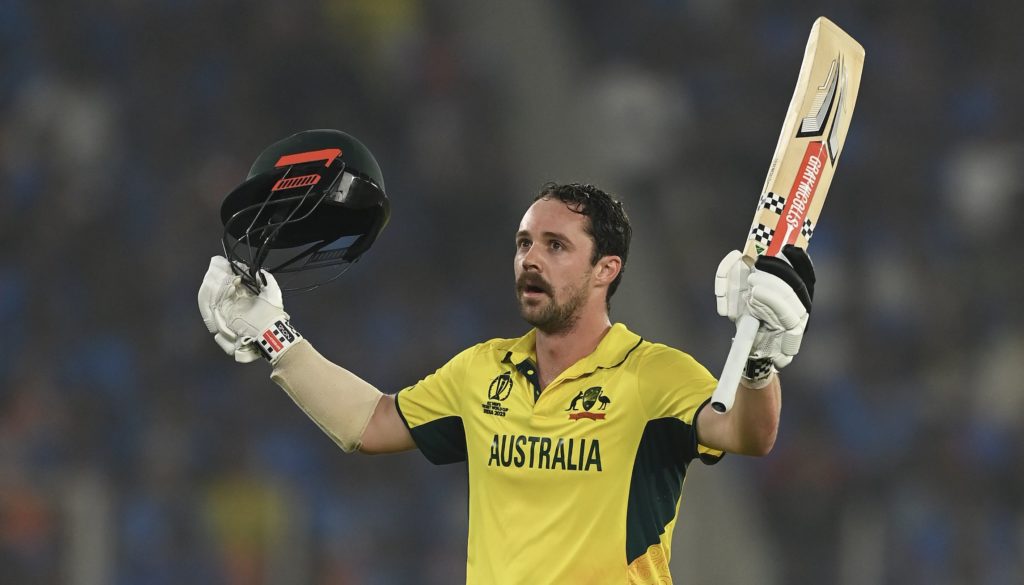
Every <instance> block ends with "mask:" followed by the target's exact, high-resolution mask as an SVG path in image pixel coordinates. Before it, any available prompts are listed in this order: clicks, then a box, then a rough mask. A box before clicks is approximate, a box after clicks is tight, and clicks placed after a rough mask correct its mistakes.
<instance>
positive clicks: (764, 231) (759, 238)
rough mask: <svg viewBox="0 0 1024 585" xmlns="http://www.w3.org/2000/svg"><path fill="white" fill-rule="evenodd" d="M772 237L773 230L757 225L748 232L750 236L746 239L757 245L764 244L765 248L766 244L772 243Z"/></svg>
mask: <svg viewBox="0 0 1024 585" xmlns="http://www.w3.org/2000/svg"><path fill="white" fill-rule="evenodd" d="M774 236H775V230H774V229H772V228H770V227H768V226H766V225H764V224H761V223H759V224H757V225H755V226H754V227H753V228H752V229H751V230H750V235H749V236H748V237H747V239H748V240H749V239H751V238H752V239H753V240H754V241H755V242H757V243H758V244H764V245H765V246H767V245H768V244H770V243H772V237H774Z"/></svg>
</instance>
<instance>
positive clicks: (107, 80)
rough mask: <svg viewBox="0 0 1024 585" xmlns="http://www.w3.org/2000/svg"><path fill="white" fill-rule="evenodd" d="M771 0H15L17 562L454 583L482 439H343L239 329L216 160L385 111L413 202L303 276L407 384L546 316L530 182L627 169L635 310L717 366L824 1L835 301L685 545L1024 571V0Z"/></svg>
mask: <svg viewBox="0 0 1024 585" xmlns="http://www.w3.org/2000/svg"><path fill="white" fill-rule="evenodd" d="M770 4H777V3H753V2H739V1H735V0H692V1H671V0H637V1H634V2H628V3H624V2H612V1H610V0H597V1H594V0H591V1H584V0H574V1H569V2H558V3H554V2H544V1H541V0H522V1H519V2H506V3H501V2H473V1H470V0H461V1H457V0H437V1H435V2H417V1H415V0H345V1H342V0H296V1H293V2H287V3H284V2H280V3H279V2H270V1H266V0H263V1H249V2H243V1H241V0H211V1H206V2H200V1H197V0H153V1H148V2H134V1H130V0H95V1H93V2H89V3H81V2H71V1H68V0H47V1H44V2H30V1H28V0H0V189H2V195H0V225H2V227H3V229H2V230H0V243H2V250H3V251H2V253H0V258H2V260H0V320H2V327H3V331H4V344H3V348H2V351H0V380H2V382H3V383H2V384H0V582H3V583H11V584H26V585H31V584H48V583H69V584H75V585H93V584H101V583H115V584H125V585H127V584H133V585H150V584H152V585H158V584H165V583H166V584H172V583H174V584H177V583H193V584H205V583H230V584H237V585H243V584H268V585H270V584H293V583H294V584H306V583H317V584H339V583H358V584H372V585H378V584H392V583H396V584H406V583H410V584H413V583H415V584H420V583H424V584H450V583H457V582H460V581H461V580H462V579H463V576H464V562H465V557H464V555H465V523H466V518H465V491H466V489H467V485H466V477H465V471H464V468H461V467H459V466H451V467H443V468H435V467H432V466H430V465H428V464H427V463H426V462H425V461H423V460H422V458H421V456H420V455H419V454H417V453H410V454H404V455H398V456H385V457H378V458H371V457H361V456H347V457H346V456H343V455H342V454H341V452H340V451H338V450H337V449H336V448H335V447H334V446H333V444H332V443H331V442H330V441H329V440H328V439H327V438H326V437H324V436H323V435H321V434H320V432H319V431H318V430H317V428H316V427H315V425H313V424H312V423H310V422H309V421H308V420H306V419H305V417H304V416H303V415H302V414H301V412H300V411H299V410H298V409H297V408H295V407H294V406H293V405H292V404H291V403H290V402H289V400H288V399H287V397H286V396H285V395H284V394H283V393H282V392H280V391H279V390H278V389H277V388H276V387H274V386H273V385H272V384H271V383H270V382H269V380H268V379H267V368H266V367H265V366H262V365H259V364H256V365H252V366H249V367H243V366H236V365H234V364H232V363H231V362H230V360H229V359H227V358H225V356H224V355H223V354H221V353H220V351H219V350H218V349H217V347H216V346H215V345H214V344H213V342H212V340H211V339H210V338H209V335H208V334H207V333H206V331H205V328H204V327H203V325H202V322H201V321H200V319H199V315H198V311H197V310H196V305H195V293H196V290H197V288H198V286H199V282H200V279H201V277H202V274H203V272H204V270H205V269H206V265H207V261H208V258H209V256H210V255H212V254H214V253H216V252H217V251H218V238H219V234H220V226H219V223H218V220H217V217H218V213H217V212H218V205H219V202H220V199H221V197H222V196H223V194H224V193H226V192H227V191H228V190H229V189H230V188H231V187H233V186H234V185H235V184H236V183H237V182H239V181H240V180H241V178H242V177H243V176H244V175H245V173H246V171H247V169H248V166H249V164H250V163H251V161H252V160H253V159H254V158H255V156H256V155H257V154H258V152H259V151H260V150H261V149H262V148H263V147H264V146H265V145H267V144H269V143H270V142H272V141H274V140H276V139H278V138H281V137H282V136H285V135H287V134H289V133H291V132H294V131H297V130H301V129H306V128H315V127H337V128H341V129H344V130H347V131H349V132H351V133H353V134H355V135H356V136H358V137H359V138H360V139H362V140H363V141H364V142H365V143H366V144H368V145H369V146H370V148H371V149H372V150H373V152H374V153H375V154H376V156H377V158H378V159H379V161H380V163H381V166H382V167H383V169H384V174H385V178H386V182H387V190H388V193H389V194H390V196H391V198H392V201H393V209H394V214H393V218H392V221H391V225H390V226H389V227H388V228H387V230H386V231H385V232H384V233H383V235H382V237H381V239H380V241H379V243H378V245H377V246H376V247H375V248H374V249H373V250H372V251H371V252H370V253H369V254H368V255H367V256H366V257H365V258H364V259H363V261H362V262H361V263H359V264H358V265H356V266H355V267H354V268H353V269H352V270H351V271H350V272H349V274H347V275H346V276H345V277H344V278H343V279H342V280H341V281H339V282H337V283H335V284H333V285H331V286H330V287H328V288H324V289H321V290H320V291H317V292H315V293H312V294H308V295H303V296H300V297H292V298H290V299H288V303H287V308H288V309H289V311H290V312H291V314H292V316H293V319H294V322H295V323H296V324H297V325H298V326H299V327H300V328H301V330H302V331H303V332H304V333H305V334H306V335H307V337H308V338H310V339H311V340H313V342H314V343H315V344H316V345H317V346H318V348H319V349H320V350H321V351H322V352H324V353H325V354H326V355H328V356H329V357H331V358H334V359H336V360H337V361H339V362H340V363H342V364H345V365H347V366H348V367H350V368H351V369H353V370H354V371H356V372H357V373H359V374H361V375H363V376H364V377H365V378H366V379H368V380H370V381H371V382H373V383H374V384H376V385H377V386H379V387H380V388H383V389H387V390H389V391H396V390H397V389H399V388H401V387H403V386H405V385H407V384H410V383H412V382H414V381H415V380H417V379H419V378H420V377H421V376H423V375H425V374H426V373H428V372H430V371H433V369H434V368H436V367H438V366H439V365H441V364H442V363H443V362H444V361H445V360H446V359H447V358H448V357H450V356H451V355H454V354H455V353H456V352H457V351H458V350H460V349H461V348H463V347H464V346H467V345H469V344H472V343H475V342H477V341H480V340H483V339H486V338H489V337H493V336H514V335H518V334H520V333H521V332H522V331H523V330H524V325H523V324H522V323H521V322H520V321H519V319H518V317H517V314H516V311H515V309H514V303H513V296H512V292H511V290H512V279H511V268H512V267H511V262H510V260H511V256H512V253H513V246H512V234H513V231H514V229H515V227H516V225H517V222H518V219H519V217H520V214H521V213H522V211H523V210H524V209H525V206H526V205H527V203H528V202H529V200H530V198H531V197H532V195H533V193H534V192H535V191H536V190H537V188H538V187H539V186H540V185H541V184H542V183H543V182H545V181H548V180H558V181H573V180H585V181H591V182H594V183H597V184H599V185H601V186H604V187H606V188H607V189H609V190H611V191H614V192H615V193H617V194H618V195H620V196H621V197H622V198H623V199H624V200H625V201H626V204H627V209H628V210H629V212H630V214H631V216H632V218H633V222H634V225H635V229H636V239H635V244H634V248H633V251H632V256H631V258H630V262H629V266H628V270H627V273H626V276H625V281H624V283H623V286H622V288H621V290H620V292H619V293H618V295H617V296H616V298H615V299H614V301H615V302H614V306H613V317H614V318H615V319H618V320H622V321H625V322H627V323H629V324H630V326H631V327H632V328H633V329H634V330H636V331H638V332H640V333H641V334H643V335H644V336H646V337H647V338H649V339H653V340H658V341H663V342H666V343H669V344H672V345H676V346H678V347H681V348H684V349H685V350H687V351H689V352H690V353H692V354H694V355H695V356H696V357H698V358H699V359H700V360H701V361H703V362H704V363H705V364H707V365H708V367H709V368H711V369H712V370H717V369H718V368H719V367H720V364H721V362H722V360H723V358H724V355H725V352H726V349H727V346H728V342H729V337H730V333H731V331H730V327H729V325H728V324H727V323H725V322H723V320H722V319H720V318H719V317H717V316H716V315H715V311H714V302H713V298H712V293H711V291H712V275H713V272H714V268H715V266H716V264H717V262H718V260H719V258H720V257H721V256H722V255H723V254H724V253H725V252H726V251H727V250H729V249H731V248H733V247H735V246H737V245H738V244H739V242H740V239H741V238H742V235H743V230H744V229H745V228H746V226H747V223H748V222H749V219H750V212H751V208H752V207H753V202H754V199H755V197H756V195H757V193H758V190H759V189H760V187H761V183H762V181H763V178H764V173H765V169H766V167H767V164H768V161H769V158H770V155H771V151H772V148H773V147H774V145H775V142H776V139H777V136H778V129H779V124H780V123H781V121H782V117H783V114H784V112H785V108H786V105H787V104H788V100H789V97H790V94H791V92H792V87H793V83H794V80H795V77H796V72H797V67H798V65H799V62H800V58H801V55H802V50H803V45H804V42H805V39H806V35H807V31H808V29H809V27H810V25H811V22H812V21H813V19H814V18H815V17H816V16H818V15H819V14H827V15H828V16H830V17H831V18H832V19H834V20H835V21H837V22H839V23H840V24H841V25H842V26H843V27H845V28H846V29H847V30H848V31H850V32H851V33H852V34H853V35H854V36H855V37H857V38H858V39H859V40H860V41H861V42H862V43H863V44H864V46H865V47H866V49H867V61H866V63H867V66H866V70H865V76H864V80H863V85H862V89H861V96H860V101H859V103H858V104H857V110H856V114H855V116H854V122H853V127H852V130H851V133H850V140H849V142H848V144H847V146H846V150H845V153H844V155H843V160H842V165H841V167H842V168H841V170H840V172H839V176H838V178H837V180H836V183H835V186H834V188H833V189H832V193H831V195H830V200H829V205H828V210H827V211H826V213H825V215H824V216H823V220H822V222H821V225H820V228H821V229H820V230H819V232H818V235H816V238H815V247H814V249H813V250H812V251H813V255H814V258H815V260H816V262H817V265H818V269H819V286H818V297H817V299H816V301H817V302H816V305H815V314H814V319H813V320H812V322H811V327H810V331H809V335H808V337H807V340H806V344H805V347H804V351H803V352H802V353H801V356H800V358H799V359H798V360H797V361H796V363H795V365H793V366H792V367H791V369H790V370H787V371H786V375H785V378H786V384H785V385H786V392H785V407H784V411H783V420H782V429H781V433H780V437H779V441H778V444H777V446H776V448H775V451H774V452H773V453H772V454H771V456H770V457H767V458H764V459H760V460H755V459H748V458H742V457H729V458H727V459H726V460H725V461H724V462H723V463H722V464H720V465H719V466H717V467H716V468H704V467H703V466H700V465H695V466H694V467H693V468H691V473H690V477H689V479H688V485H687V489H686V491H685V493H684V502H683V510H682V513H681V518H680V521H679V529H678V533H677V536H676V540H677V542H676V548H675V550H674V553H675V554H674V557H673V565H674V569H675V575H676V579H677V581H678V582H680V583H689V584H703V583H737V584H739V583H757V584H759V585H761V584H768V585H772V584H812V583H839V584H842V585H854V584H900V585H914V584H919V583H920V584H925V583H927V584H930V585H936V584H966V583H970V584H984V585H996V584H1003V583H1006V584H1009V583H1020V582H1021V581H1022V580H1024V566H1022V565H1024V560H1022V559H1024V505H1022V498H1024V466H1022V465H1021V461H1022V455H1024V454H1022V452H1021V451H1022V445H1024V437H1022V429H1024V421H1022V415H1024V404H1022V402H1024V392H1022V390H1024V389H1022V388H1021V380H1022V375H1021V371H1022V370H1021V367H1022V366H1021V364H1024V334H1022V327H1021V324H1022V323H1021V322H1022V317H1024V315H1022V304H1021V301H1020V299H1021V292H1020V289H1021V274H1020V263H1019V261H1018V260H1015V258H1016V254H1015V253H1014V252H1013V250H1014V248H1013V246H1014V243H1013V242H1014V241H1016V239H1017V237H1018V235H1019V231H1020V230H1019V224H1020V219H1019V218H1020V216H1021V212H1022V207H1024V205H1022V197H1021V196H1022V192H1024V147H1022V142H1021V131H1022V130H1024V128H1022V114H1021V110H1020V104H1021V103H1024V76H1022V75H1021V69H1020V59H1021V58H1022V57H1024V42H1022V40H1021V39H1022V36H1021V35H1020V34H1019V29H1018V20H1019V19H1016V18H1014V17H1012V14H1013V11H1014V10H1017V9H1014V8H1013V6H1017V4H1016V3H1013V2H1009V1H993V2H977V3H970V2H958V1H953V0H944V1H933V2H927V1H923V0H915V1H909V2H899V3H896V2H885V1H881V0H873V1H846V2H839V1H834V2H808V1H801V2H790V3H786V7H785V8H781V7H777V6H771V5H770ZM580 505H582V506H585V505H586V502H581V503H580ZM600 512H601V511H600V510H594V513H600ZM542 544H543V545H544V546H550V547H557V546H558V543H557V542H549V543H542Z"/></svg>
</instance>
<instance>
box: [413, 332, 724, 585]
mask: <svg viewBox="0 0 1024 585" xmlns="http://www.w3.org/2000/svg"><path fill="white" fill-rule="evenodd" d="M535 338H536V331H535V330H532V331H530V332H529V333H527V334H526V335H525V336H523V337H520V338H518V339H493V340H490V341H487V342H485V343H481V344H479V345H476V346H474V347H471V348H469V349H467V350H465V351H463V352H462V353H460V354H459V355H457V356H455V357H454V358H453V359H452V360H451V361H450V362H448V363H447V364H445V365H444V366H443V367H441V369H439V370H437V372H435V373H434V374H431V375H430V376H427V377H426V378H424V379H423V380H421V381H420V382H419V383H417V384H415V385H413V386H410V387H408V388H405V389H403V390H402V391H400V392H399V393H398V395H397V396H396V404H397V405H398V411H399V413H400V415H401V417H402V420H403V421H404V422H405V424H406V425H407V426H408V427H409V431H410V432H411V434H412V437H413V440H414V441H415V442H416V445H417V447H418V448H419V449H420V451H422V452H423V454H424V455H425V456H426V457H427V459H429V460H430V461H431V462H433V463H435V464H445V463H455V462H461V461H466V462H467V463H468V469H469V486H470V487H469V541H468V551H467V553H468V554H467V568H466V581H467V583H469V584H471V585H500V584H518V585H546V584H550V585H575V584H579V585H584V584H585V585H595V584H605V583H607V584H615V585H625V584H630V585H646V584H648V583H650V584H655V583H657V584H663V583H671V576H670V575H669V569H668V564H669V558H670V552H671V543H672V529H673V527H674V525H675V519H676V515H677V512H678V509H679V501H680V495H681V493H682V488H683V478H684V477H685V475H686V468H687V465H688V464H689V463H690V462H691V461H692V460H693V459H697V458H699V459H701V460H702V461H704V462H705V463H714V462H717V461H718V459H719V458H720V457H721V456H722V453H721V452H718V451H714V450H711V449H708V448H706V447H704V446H703V445H699V444H698V442H697V433H696V429H695V426H694V421H695V420H696V418H697V413H698V412H699V411H700V409H701V408H702V407H703V406H704V405H705V404H706V403H707V401H708V400H709V398H710V396H711V393H712V391H713V390H714V388H715V378H714V377H713V376H712V375H711V374H710V373H709V372H708V371H707V370H706V369H705V368H704V367H703V366H701V365H700V364H699V363H697V361H696V360H694V359H693V358H692V357H691V356H689V355H687V354H685V353H683V352H681V351H678V350H676V349H672V348H670V347H667V346H665V345H661V344H657V343H651V342H648V341H645V340H643V339H641V338H640V337H639V336H638V335H636V334H634V333H632V332H631V331H629V330H628V329H626V327H625V326H624V325H622V324H616V325H614V326H613V327H612V328H611V329H610V330H609V331H608V333H607V334H606V335H605V336H604V338H603V339H602V340H601V342H600V344H599V345H598V347H597V349H595V350H594V352H593V353H591V354H590V355H589V356H587V357H585V358H583V359H581V360H580V361H578V362H576V363H575V364H573V365H572V366H571V367H570V368H568V369H567V370H565V371H564V372H562V374H561V375H559V376H558V377H557V378H556V379H555V380H554V381H552V382H551V383H550V384H549V385H548V387H547V388H543V389H542V388H540V387H539V381H538V376H537V368H536V365H535V364H536V356H535V351H534V340H535Z"/></svg>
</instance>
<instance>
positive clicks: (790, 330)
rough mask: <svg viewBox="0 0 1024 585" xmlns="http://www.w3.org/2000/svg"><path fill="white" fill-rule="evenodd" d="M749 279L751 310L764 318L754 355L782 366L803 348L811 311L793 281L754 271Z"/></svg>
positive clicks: (748, 305) (753, 356)
mask: <svg viewBox="0 0 1024 585" xmlns="http://www.w3.org/2000/svg"><path fill="white" fill-rule="evenodd" d="M747 282H748V283H749V285H750V293H749V295H748V300H747V312H748V313H749V314H750V315H751V316H752V317H755V318H756V319H757V320H758V321H760V322H761V326H760V327H759V328H758V330H757V336H755V337H754V345H753V347H751V349H750V359H752V360H760V359H764V358H769V359H771V361H772V364H773V365H774V366H775V367H776V368H777V369H782V368H784V367H786V366H787V365H789V363H790V362H791V361H793V357H794V356H796V354H797V352H799V351H800V342H801V340H803V337H804V329H805V328H806V327H807V318H808V317H809V316H810V314H809V313H808V312H807V309H806V308H805V307H804V305H803V303H801V302H800V298H799V297H798V296H797V294H796V293H795V292H793V289H792V288H790V286H789V284H787V283H786V282H785V281H784V280H782V279H781V278H779V277H778V276H775V275H773V274H769V273H767V272H761V271H754V272H753V273H751V275H750V276H749V277H748V278H747Z"/></svg>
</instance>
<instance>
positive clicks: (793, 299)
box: [697, 246, 815, 455]
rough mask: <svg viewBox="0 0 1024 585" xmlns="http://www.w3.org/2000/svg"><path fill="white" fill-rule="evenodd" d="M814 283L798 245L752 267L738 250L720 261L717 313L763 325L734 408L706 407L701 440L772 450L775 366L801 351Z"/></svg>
mask: <svg viewBox="0 0 1024 585" xmlns="http://www.w3.org/2000/svg"><path fill="white" fill-rule="evenodd" d="M814 284H815V276H814V267H813V265H812V264H811V259H810V258H809V257H808V256H807V254H806V253H805V252H804V251H803V250H801V249H800V248H796V247H794V246H786V248H785V249H784V250H783V254H782V255H780V256H778V257H765V256H762V257H760V258H759V259H758V261H757V263H756V264H755V269H754V270H753V271H751V270H750V269H749V268H748V267H746V265H745V264H744V263H743V260H742V258H741V255H740V254H739V253H738V252H733V253H730V254H729V255H727V256H726V257H725V259H724V260H722V263H721V264H720V265H719V268H718V273H717V275H716V284H715V294H716V296H717V297H718V303H717V304H718V313H719V314H720V315H722V316H724V317H729V318H730V319H731V320H733V321H736V319H737V318H738V317H739V316H740V315H742V314H749V315H751V316H753V317H755V318H757V320H758V321H760V327H759V328H758V331H757V335H756V337H755V338H754V345H753V347H752V348H751V353H750V357H749V358H748V360H747V366H746V368H745V370H744V372H743V375H742V377H741V379H740V380H741V381H740V384H739V387H738V388H737V392H736V402H735V403H734V405H733V408H732V410H730V411H729V412H727V413H724V414H721V413H718V412H715V411H714V409H712V408H705V409H703V410H702V411H701V412H700V415H699V416H698V419H697V434H698V440H700V442H701V443H702V444H704V445H706V446H708V447H712V448H715V449H720V450H722V451H727V452H730V453H738V454H742V455H766V454H767V453H768V452H769V451H771V449H772V446H773V445H774V444H775V438H776V435H777V433H778V427H779V414H780V412H781V409H782V397H781V389H780V385H779V377H778V373H777V370H779V369H781V368H783V367H785V366H786V365H788V364H789V363H790V362H791V361H792V360H793V357H794V356H796V354H797V352H798V351H799V350H800V343H801V341H802V339H803V334H804V330H805V328H806V327H807V319H808V317H809V315H810V310H811V301H812V299H813V297H814Z"/></svg>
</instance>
